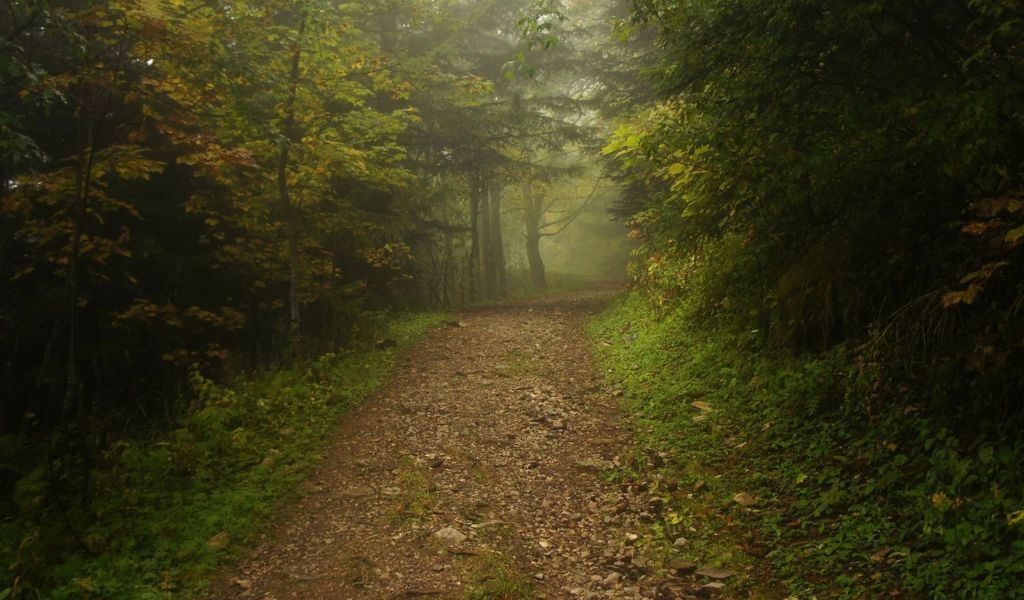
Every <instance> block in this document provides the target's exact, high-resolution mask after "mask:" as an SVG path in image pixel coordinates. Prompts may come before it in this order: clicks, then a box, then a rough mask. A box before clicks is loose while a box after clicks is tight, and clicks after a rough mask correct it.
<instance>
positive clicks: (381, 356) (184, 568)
mask: <svg viewBox="0 0 1024 600" xmlns="http://www.w3.org/2000/svg"><path fill="white" fill-rule="evenodd" d="M441 319H442V315H439V314H416V315H407V316H403V317H399V318H397V319H395V320H393V321H392V322H391V323H390V325H389V326H388V330H387V336H388V337H390V338H394V339H396V340H397V346H398V347H397V350H375V349H372V347H369V346H368V347H364V348H361V349H356V350H351V351H348V352H344V353H338V354H327V355H325V356H323V357H321V358H319V359H317V360H313V361H310V362H308V363H307V364H304V365H303V366H301V367H298V368H295V369H291V370H286V371H279V372H273V373H268V374H266V375H264V376H263V377H261V378H258V379H256V380H253V381H246V382H242V383H239V384H236V385H233V386H230V387H227V386H221V385H217V384H215V383H214V382H212V381H210V380H208V379H206V378H204V377H203V376H202V375H200V374H199V373H193V374H192V377H191V384H192V388H193V392H194V398H193V400H192V404H191V407H190V409H189V411H188V412H187V414H185V415H184V416H183V417H182V418H181V419H180V421H179V422H178V423H177V424H176V425H175V427H173V428H172V429H171V430H169V431H163V432H154V433H152V434H150V435H148V436H138V437H135V438H128V439H122V440H120V441H117V442H115V443H114V444H112V445H111V446H110V447H109V448H107V449H106V450H105V451H104V452H103V454H102V457H101V458H100V460H99V461H98V464H97V465H96V466H95V467H94V468H93V470H92V472H91V489H92V490H93V491H92V492H91V494H92V502H91V503H90V506H89V507H87V508H86V507H75V506H71V507H67V506H65V507H60V506H56V505H55V504H54V503H53V502H52V501H51V499H50V497H49V495H48V486H49V483H48V481H49V478H50V477H53V476H54V473H59V472H60V470H61V465H54V466H53V467H52V468H50V469H48V468H46V467H39V468H37V469H35V470H34V471H32V472H31V473H30V474H29V475H27V476H26V477H24V478H22V479H21V481H20V482H19V483H18V485H17V489H16V491H15V494H14V496H13V499H12V502H13V504H12V506H11V507H9V510H8V509H5V511H6V512H5V513H4V514H5V515H6V517H5V518H4V520H3V521H2V522H0V560H2V561H3V564H4V565H7V566H8V567H9V569H8V571H7V572H6V573H5V574H0V598H4V597H5V596H6V597H7V600H13V599H21V598H54V599H71V598H76V599H81V598H90V599H100V598H102V599H104V600H119V599H124V600H145V599H158V598H159V599H162V598H192V597H196V596H198V595H201V593H202V591H203V590H204V589H205V587H206V585H207V584H208V580H209V577H210V575H211V573H212V571H213V569H214V568H215V566H216V565H218V564H219V563H221V562H223V561H224V560H225V559H227V558H230V557H233V556H236V555H237V554H238V553H239V551H240V550H241V549H243V548H245V547H247V546H248V545H250V544H251V543H252V542H253V541H254V540H255V539H257V538H258V535H259V533H260V532H261V531H262V526H263V525H265V524H266V523H267V522H268V521H269V520H270V519H271V518H272V516H273V515H274V512H275V510H276V509H277V508H278V507H279V506H280V505H281V503H282V502H285V501H287V500H289V499H291V498H294V497H295V496H296V495H297V494H298V492H297V484H298V483H299V482H300V481H302V479H303V478H305V477H306V475H307V474H308V473H309V472H310V470H311V468H312V467H313V466H314V465H315V464H316V463H317V461H318V460H319V458H320V455H321V452H322V451H323V450H324V448H325V445H326V442H327V440H328V438H329V437H330V435H331V433H332V432H334V431H335V430H336V426H337V423H338V418H339V417H340V416H341V415H343V414H344V413H345V411H347V410H348V409H350V408H351V407H352V406H354V405H355V404H357V403H358V402H359V401H360V400H362V399H363V398H365V397H366V396H367V395H368V394H370V393H372V392H373V391H374V390H376V389H377V388H379V387H380V386H381V385H382V383H383V382H384V381H385V377H386V375H387V374H388V373H389V371H390V370H391V367H392V365H393V364H394V361H395V355H396V352H397V351H400V350H401V349H402V348H404V347H407V346H408V345H410V344H411V343H413V342H414V341H415V340H416V339H417V338H418V337H419V336H420V335H421V334H422V333H424V332H426V331H427V330H429V329H431V328H434V327H437V326H438V325H439V324H440V322H441Z"/></svg>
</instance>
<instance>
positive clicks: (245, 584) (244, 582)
mask: <svg viewBox="0 0 1024 600" xmlns="http://www.w3.org/2000/svg"><path fill="white" fill-rule="evenodd" d="M231 583H233V584H235V585H237V586H238V587H240V588H242V589H243V590H247V589H249V588H251V587H252V580H250V579H236V580H234V581H232V582H231Z"/></svg>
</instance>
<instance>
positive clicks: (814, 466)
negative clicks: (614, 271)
mask: <svg viewBox="0 0 1024 600" xmlns="http://www.w3.org/2000/svg"><path fill="white" fill-rule="evenodd" d="M590 332H591V334H592V335H593V336H594V339H595V342H596V345H597V348H598V353H599V355H600V357H601V358H602V362H603V364H604V365H605V367H606V368H607V369H608V371H609V374H608V377H609V378H610V380H611V381H613V382H615V384H616V385H620V386H621V387H622V389H623V390H624V401H623V404H624V406H625V407H626V408H627V410H628V411H629V412H630V413H631V414H632V416H633V418H635V419H636V421H637V430H638V431H640V432H641V434H640V436H641V437H640V439H639V440H638V444H639V446H640V447H641V448H643V447H650V448H653V449H656V450H657V451H660V452H667V454H668V456H669V459H668V460H667V461H666V463H665V466H664V467H663V468H662V469H660V470H659V473H660V474H661V476H662V477H664V478H665V479H666V480H668V481H672V482H674V483H677V484H678V488H676V486H675V485H671V486H668V487H669V488H671V489H673V490H675V491H674V492H667V491H666V492H665V497H666V499H667V500H668V502H667V505H666V508H665V510H664V512H663V513H662V517H663V520H662V521H661V522H659V523H657V524H655V526H654V528H655V530H656V531H659V532H660V533H661V535H662V536H663V537H664V541H665V542H666V543H667V544H669V545H671V544H673V543H674V542H675V540H677V539H679V538H684V539H685V540H687V543H686V544H685V545H677V546H674V547H672V548H671V552H672V553H673V556H679V557H682V558H689V559H693V560H697V561H699V562H700V563H701V564H718V565H722V566H727V567H731V568H734V569H737V567H740V566H747V567H749V568H751V569H752V571H751V572H750V577H749V578H748V580H747V581H745V582H742V583H740V584H739V586H740V587H741V589H742V588H743V587H747V588H754V589H759V590H761V591H763V590H764V589H769V590H776V589H779V588H780V587H781V588H782V589H785V590H786V591H787V592H788V593H791V594H793V595H795V596H796V597H798V598H811V597H817V598H825V597H832V598H849V599H855V598H879V597H884V596H898V597H910V598H914V597H922V598H925V597H927V598H992V599H995V598H1007V599H1010V598H1021V597H1024V588H1022V587H1021V585H1020V582H1021V581H1024V564H1022V563H1021V561H1020V556H1021V554H1022V552H1024V512H1022V508H1024V480H1022V478H1021V474H1020V465H1021V462H1022V460H1024V440H1022V438H1021V435H1020V433H1019V423H1017V422H1016V421H1014V420H1013V419H1011V418H1007V415H1006V414H1005V413H999V414H992V415H989V416H988V418H980V419H975V418H973V415H970V416H968V415H965V413H964V412H963V411H962V410H961V409H954V410H943V409H942V407H946V406H953V407H956V406H958V404H959V402H960V400H961V399H962V398H963V397H964V389H963V388H962V386H963V385H964V384H963V383H961V382H962V379H963V378H962V374H961V373H959V372H958V371H957V370H954V369H950V368H949V367H936V366H932V365H924V366H922V365H902V368H903V369H905V371H902V373H901V374H902V378H901V379H900V380H899V381H900V383H898V384H895V386H894V391H896V392H897V393H895V394H890V393H886V392H889V390H888V389H886V388H884V387H883V385H884V383H886V380H882V384H883V385H880V380H879V376H880V370H881V369H882V368H883V365H885V368H891V366H892V363H889V362H886V361H884V360H883V359H882V358H883V357H882V356H881V355H880V350H879V349H878V348H870V347H868V348H861V349H860V350H858V349H857V348H856V347H847V346H837V347H835V348H832V349H830V350H829V351H825V352H819V353H797V352H791V351H785V350H779V349H774V348H772V347H770V345H768V344H766V343H765V342H764V339H763V336H761V335H759V332H757V331H745V332H741V333H737V332H736V331H735V330H734V329H731V328H729V327H726V326H724V324H723V323H722V322H721V321H720V320H715V319H712V320H707V319H701V318H699V317H698V316H697V315H696V314H695V312H694V311H693V310H692V308H691V307H687V306H685V304H675V305H673V306H672V307H671V308H669V307H665V306H661V307H658V306H657V305H656V304H655V303H654V302H652V301H651V299H650V298H649V297H647V296H646V294H644V293H642V292H633V293H632V294H630V295H628V296H625V297H623V298H621V299H620V300H619V302H618V303H617V304H616V305H615V306H614V307H612V308H611V309H610V310H609V311H608V312H606V313H605V314H603V315H601V316H600V317H598V318H597V319H595V320H594V321H593V322H592V323H591V325H590ZM911 373H913V374H914V375H915V377H914V378H913V379H910V377H909V375H910V374H911ZM888 381H889V382H893V380H891V379H890V380H888ZM880 392H881V393H880ZM883 393H884V395H883ZM642 462H646V461H645V460H642ZM662 489H666V486H663V487H662ZM741 493H745V494H749V495H750V496H752V497H753V500H754V502H753V504H751V505H750V506H749V507H743V506H740V505H739V504H738V503H737V502H736V500H734V498H735V497H736V495H737V494H741ZM737 570H739V569H737Z"/></svg>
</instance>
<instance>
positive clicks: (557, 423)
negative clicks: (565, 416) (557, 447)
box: [551, 419, 565, 429]
mask: <svg viewBox="0 0 1024 600" xmlns="http://www.w3.org/2000/svg"><path fill="white" fill-rule="evenodd" d="M551 428H552V429H565V421H563V420H561V419H555V420H554V421H551Z"/></svg>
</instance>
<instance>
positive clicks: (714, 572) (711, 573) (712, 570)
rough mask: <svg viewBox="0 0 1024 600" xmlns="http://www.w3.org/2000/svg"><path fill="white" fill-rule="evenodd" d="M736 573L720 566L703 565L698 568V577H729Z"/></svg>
mask: <svg viewBox="0 0 1024 600" xmlns="http://www.w3.org/2000/svg"><path fill="white" fill-rule="evenodd" d="M735 575H736V574H735V573H733V572H732V571H729V570H727V569H719V568H718V567H702V568H700V569H697V576H698V577H707V578H708V579H729V578H730V577H733V576H735Z"/></svg>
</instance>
